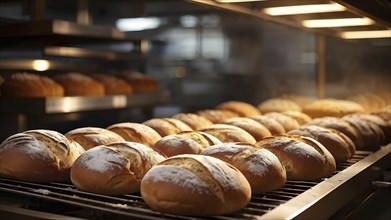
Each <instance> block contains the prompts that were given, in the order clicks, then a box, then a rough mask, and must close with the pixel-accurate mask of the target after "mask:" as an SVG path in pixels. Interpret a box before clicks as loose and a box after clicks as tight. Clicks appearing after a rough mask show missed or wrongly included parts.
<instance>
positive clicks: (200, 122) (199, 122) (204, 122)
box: [172, 113, 213, 130]
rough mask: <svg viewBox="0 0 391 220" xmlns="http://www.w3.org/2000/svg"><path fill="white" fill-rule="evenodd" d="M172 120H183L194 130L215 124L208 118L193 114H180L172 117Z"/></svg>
mask: <svg viewBox="0 0 391 220" xmlns="http://www.w3.org/2000/svg"><path fill="white" fill-rule="evenodd" d="M172 118H175V119H178V120H181V121H182V122H184V123H185V124H187V125H189V126H190V127H191V128H192V129H193V130H198V129H201V128H204V127H207V126H209V125H212V124H213V123H212V122H211V121H209V120H208V119H207V118H205V117H203V116H201V115H197V114H193V113H179V114H176V115H174V116H172Z"/></svg>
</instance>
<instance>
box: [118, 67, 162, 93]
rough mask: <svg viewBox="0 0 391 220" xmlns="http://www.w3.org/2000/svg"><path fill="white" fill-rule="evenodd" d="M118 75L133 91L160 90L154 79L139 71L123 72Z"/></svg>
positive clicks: (147, 91)
mask: <svg viewBox="0 0 391 220" xmlns="http://www.w3.org/2000/svg"><path fill="white" fill-rule="evenodd" d="M118 76H119V77H121V78H122V79H124V80H125V81H126V82H127V83H129V84H130V85H131V86H132V88H133V91H134V93H149V92H158V91H159V90H160V84H159V82H158V81H157V80H156V79H154V78H153V77H151V76H148V75H145V74H142V73H140V72H124V73H121V74H119V75H118Z"/></svg>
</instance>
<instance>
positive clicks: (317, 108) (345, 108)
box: [303, 99, 364, 118]
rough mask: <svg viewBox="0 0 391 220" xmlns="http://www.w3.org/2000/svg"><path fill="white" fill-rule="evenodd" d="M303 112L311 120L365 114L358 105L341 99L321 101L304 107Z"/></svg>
mask: <svg viewBox="0 0 391 220" xmlns="http://www.w3.org/2000/svg"><path fill="white" fill-rule="evenodd" d="M303 112H304V113H306V114H307V115H309V116H310V117H311V118H320V117H326V116H332V117H342V116H344V115H348V114H352V113H363V112H364V108H363V107H362V106H361V105H359V104H358V103H355V102H352V101H347V100H339V99H321V100H317V101H314V102H312V103H311V104H308V105H306V106H305V107H304V109H303Z"/></svg>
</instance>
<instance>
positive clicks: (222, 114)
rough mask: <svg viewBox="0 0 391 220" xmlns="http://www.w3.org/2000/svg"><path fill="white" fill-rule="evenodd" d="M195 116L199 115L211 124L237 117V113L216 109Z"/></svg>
mask: <svg viewBox="0 0 391 220" xmlns="http://www.w3.org/2000/svg"><path fill="white" fill-rule="evenodd" d="M196 114H197V115H201V116H203V117H205V118H206V119H208V120H209V121H211V122H212V123H213V124H217V123H220V122H222V121H225V120H227V119H229V118H233V117H237V116H239V115H238V114H237V113H235V112H232V111H228V110H217V109H204V110H200V111H198V112H196Z"/></svg>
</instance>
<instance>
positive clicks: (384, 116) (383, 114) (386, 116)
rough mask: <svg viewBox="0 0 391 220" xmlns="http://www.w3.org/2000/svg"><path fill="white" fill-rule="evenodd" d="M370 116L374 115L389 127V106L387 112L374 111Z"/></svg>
mask: <svg viewBox="0 0 391 220" xmlns="http://www.w3.org/2000/svg"><path fill="white" fill-rule="evenodd" d="M371 115H376V116H378V117H380V118H382V119H383V121H385V122H386V123H387V124H388V126H390V125H391V106H390V109H389V110H388V111H387V110H380V111H375V112H371Z"/></svg>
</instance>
